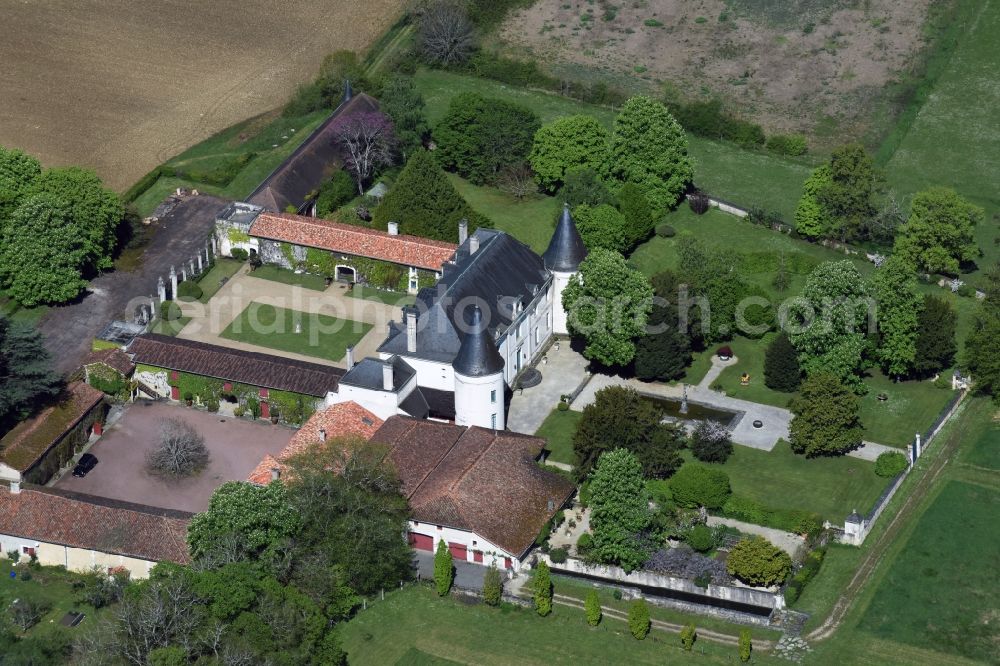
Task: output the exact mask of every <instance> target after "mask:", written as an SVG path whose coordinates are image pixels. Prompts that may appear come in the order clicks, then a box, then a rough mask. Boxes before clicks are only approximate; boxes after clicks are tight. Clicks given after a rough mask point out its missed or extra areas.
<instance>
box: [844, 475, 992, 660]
mask: <svg viewBox="0 0 1000 666" xmlns="http://www.w3.org/2000/svg"><path fill="white" fill-rule="evenodd" d="M997 515H1000V492H997V491H996V490H992V489H989V488H984V487H981V486H977V485H971V484H966V483H961V482H958V481H950V482H948V484H947V485H945V486H944V488H943V490H942V491H941V493H940V494H939V495H938V496H937V498H936V499H935V500H934V503H933V504H931V506H930V508H928V509H927V511H926V512H925V513H924V514H923V516H921V518H920V521H919V523H917V525H916V527H915V529H914V531H913V533H912V535H911V536H910V538H909V541H908V542H907V545H906V547H905V548H903V549H902V551H901V552H900V554H899V555H898V557H897V558H896V560H895V561H894V562H893V565H892V568H891V569H890V570H889V571H888V572H887V574H886V576H885V578H884V579H883V580H882V583H881V585H880V586H879V588H878V590H877V591H876V593H875V597H874V599H873V600H872V603H871V605H870V606H869V607H868V610H867V612H866V613H865V615H864V618H863V619H862V621H861V624H860V625H859V626H860V627H863V629H864V630H865V631H867V632H870V633H872V634H874V635H876V636H878V637H881V638H887V639H890V640H893V641H896V642H899V643H902V644H905V645H915V646H918V647H925V648H929V649H934V650H938V651H941V652H946V653H950V654H959V655H962V656H964V657H968V658H970V659H979V660H983V661H994V660H995V659H996V657H997V645H998V644H1000V624H998V622H997V611H996V599H997V593H998V592H1000V587H998V581H997V576H996V563H997V562H1000V540H998V539H997V538H996V533H995V532H994V531H993V530H991V529H989V528H988V527H987V526H989V525H995V523H996V517H997Z"/></svg>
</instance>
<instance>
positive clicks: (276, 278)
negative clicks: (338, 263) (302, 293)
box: [250, 266, 326, 291]
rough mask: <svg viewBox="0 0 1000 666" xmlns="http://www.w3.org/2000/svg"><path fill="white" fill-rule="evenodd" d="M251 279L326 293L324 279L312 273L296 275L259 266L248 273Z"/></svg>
mask: <svg viewBox="0 0 1000 666" xmlns="http://www.w3.org/2000/svg"><path fill="white" fill-rule="evenodd" d="M250 276H251V277H255V278H260V279H261V280H271V281H273V282H281V283H282V284H290V285H294V286H296V287H302V288H304V289H312V290H313V291H326V279H325V278H324V277H323V276H321V275H313V274H312V273H296V272H295V271H290V270H288V269H287V268H281V267H280V266H261V267H259V268H257V269H256V270H254V271H253V272H252V273H250Z"/></svg>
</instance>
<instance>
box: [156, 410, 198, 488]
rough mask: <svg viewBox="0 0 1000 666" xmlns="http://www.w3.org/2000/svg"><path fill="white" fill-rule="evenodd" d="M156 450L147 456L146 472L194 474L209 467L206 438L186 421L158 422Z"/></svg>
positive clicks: (174, 475)
mask: <svg viewBox="0 0 1000 666" xmlns="http://www.w3.org/2000/svg"><path fill="white" fill-rule="evenodd" d="M157 427H158V429H159V434H158V436H157V437H158V439H157V443H156V447H155V448H152V449H150V450H149V452H148V453H147V454H146V469H148V470H149V471H150V472H153V473H154V474H160V475H163V476H167V477H175V478H176V477H182V476H191V475H193V474H197V473H198V472H200V471H201V470H203V469H205V467H206V465H208V460H209V454H208V447H207V446H205V438H204V437H202V436H201V434H199V433H198V431H197V430H195V429H194V426H192V425H191V424H190V423H188V422H187V421H184V420H182V419H175V418H166V419H160V422H159V424H158V426H157Z"/></svg>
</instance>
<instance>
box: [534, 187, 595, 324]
mask: <svg viewBox="0 0 1000 666" xmlns="http://www.w3.org/2000/svg"><path fill="white" fill-rule="evenodd" d="M586 258H587V246H586V245H584V244H583V238H581V237H580V232H579V231H577V229H576V222H574V221H573V216H572V215H570V213H569V204H563V212H562V216H561V217H560V218H559V224H557V225H556V230H555V233H553V234H552V240H550V241H549V247H548V248H547V249H546V250H545V252H544V253H543V254H542V259H544V260H545V267H546V268H548V269H549V270H550V271H552V299H553V301H555V302H554V303H553V304H552V332H553V333H555V334H556V335H567V334H568V333H569V328H568V327H567V325H566V322H567V319H568V317H567V313H566V309H565V308H564V307H563V304H562V294H563V290H564V289H566V285H568V284H569V279H570V278H571V277H573V275H575V274H576V272H577V270H578V269H579V268H580V262H581V261H583V260H584V259H586Z"/></svg>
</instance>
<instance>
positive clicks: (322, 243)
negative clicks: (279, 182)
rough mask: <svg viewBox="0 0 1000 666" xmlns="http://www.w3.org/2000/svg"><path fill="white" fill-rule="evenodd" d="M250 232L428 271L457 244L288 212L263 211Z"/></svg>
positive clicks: (276, 239) (436, 265)
mask: <svg viewBox="0 0 1000 666" xmlns="http://www.w3.org/2000/svg"><path fill="white" fill-rule="evenodd" d="M250 235H251V236H254V237H257V238H265V239H268V240H274V241H280V242H283V243H292V244H293V245H303V246H307V247H315V248H319V249H321V250H329V251H331V252H338V253H340V254H349V255H355V256H359V257H368V258H370V259H379V260H381V261H391V262H392V263H394V264H400V265H403V266H414V267H416V268H423V269H426V270H429V271H441V269H442V266H443V265H444V263H445V262H446V261H448V260H449V259H450V258H451V256H452V254H454V252H455V247H456V246H455V244H454V243H446V242H444V241H437V240H431V239H429V238H420V237H419V236H408V235H406V234H398V235H394V234H390V233H389V232H387V231H379V230H377V229H369V228H367V227H359V226H355V225H353V224H344V223H342V222H333V221H332V220H322V219H320V218H317V217H305V216H302V215H291V214H289V213H261V214H260V215H259V216H257V219H256V220H254V223H253V224H252V225H251V226H250Z"/></svg>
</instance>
